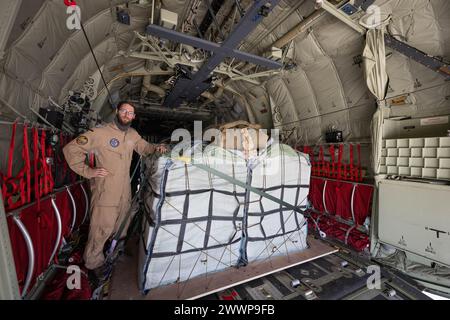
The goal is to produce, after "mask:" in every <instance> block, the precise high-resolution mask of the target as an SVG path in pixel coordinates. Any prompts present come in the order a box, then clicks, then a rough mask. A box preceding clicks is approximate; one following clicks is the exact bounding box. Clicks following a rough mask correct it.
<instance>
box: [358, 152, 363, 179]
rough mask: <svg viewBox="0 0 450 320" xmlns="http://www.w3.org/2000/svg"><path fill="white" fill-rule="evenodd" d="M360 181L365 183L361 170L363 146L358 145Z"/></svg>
mask: <svg viewBox="0 0 450 320" xmlns="http://www.w3.org/2000/svg"><path fill="white" fill-rule="evenodd" d="M357 149H358V181H363V177H362V168H361V144H359V143H358V145H357Z"/></svg>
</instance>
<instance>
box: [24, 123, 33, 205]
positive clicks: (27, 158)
mask: <svg viewBox="0 0 450 320" xmlns="http://www.w3.org/2000/svg"><path fill="white" fill-rule="evenodd" d="M23 146H24V148H23V149H22V152H23V153H22V155H23V156H24V160H25V174H26V175H27V202H31V160H30V143H29V140H28V125H27V124H25V125H24V127H23Z"/></svg>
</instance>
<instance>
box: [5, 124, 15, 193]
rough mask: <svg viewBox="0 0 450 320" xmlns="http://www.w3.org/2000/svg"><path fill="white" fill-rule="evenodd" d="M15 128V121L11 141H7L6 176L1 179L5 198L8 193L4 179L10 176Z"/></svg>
mask: <svg viewBox="0 0 450 320" xmlns="http://www.w3.org/2000/svg"><path fill="white" fill-rule="evenodd" d="M16 128H17V121H16V122H14V123H13V125H12V132H11V141H10V143H9V150H8V166H7V170H6V176H4V178H3V179H2V180H3V181H2V182H3V183H2V196H3V199H6V197H7V194H8V192H7V191H8V187H7V185H6V181H7V180H9V179H10V178H11V176H12V164H13V157H14V144H15V140H16Z"/></svg>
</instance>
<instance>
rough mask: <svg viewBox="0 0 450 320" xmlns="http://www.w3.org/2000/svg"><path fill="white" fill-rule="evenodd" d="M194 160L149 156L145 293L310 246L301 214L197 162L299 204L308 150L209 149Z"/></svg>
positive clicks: (304, 185) (143, 251)
mask: <svg viewBox="0 0 450 320" xmlns="http://www.w3.org/2000/svg"><path fill="white" fill-rule="evenodd" d="M191 160H192V162H191V163H186V162H183V161H179V160H176V159H168V158H164V157H163V158H159V159H158V160H157V161H156V162H154V163H151V162H150V160H147V164H146V165H147V169H146V170H151V172H152V174H151V177H150V179H149V186H150V188H147V190H144V198H145V203H146V211H148V213H149V214H150V216H151V219H147V221H149V220H152V222H151V223H146V227H145V231H144V234H143V239H142V242H141V243H142V246H141V250H140V259H139V260H140V261H139V275H140V284H141V290H142V291H143V292H147V291H148V290H150V289H151V288H155V287H159V286H163V285H168V284H172V283H176V282H183V281H187V280H189V279H192V278H194V277H197V276H202V275H207V274H209V273H213V272H218V271H221V270H224V269H226V268H229V267H234V266H237V265H242V264H246V263H247V262H248V261H250V262H251V261H254V260H261V259H268V258H270V257H271V256H274V255H279V254H283V255H286V254H289V253H290V252H298V251H300V250H302V249H304V248H306V234H307V229H306V228H307V226H306V224H305V223H304V218H303V216H302V215H301V214H299V213H293V212H292V210H286V209H284V208H282V206H281V205H280V204H278V203H274V202H273V201H271V200H268V199H265V198H261V196H259V195H255V194H252V193H251V192H250V191H249V190H248V189H245V188H243V187H241V186H238V185H236V184H233V183H230V182H228V181H226V180H224V179H222V178H219V177H217V176H216V175H214V173H213V172H211V171H209V170H204V169H201V168H199V167H197V166H196V165H197V164H202V165H206V166H207V167H208V168H211V169H212V170H217V171H220V172H221V173H223V174H226V175H227V176H229V177H231V178H232V179H235V181H240V182H241V183H245V184H247V185H251V186H253V187H257V188H260V190H261V191H264V192H267V193H269V194H271V195H274V196H276V197H277V198H279V199H282V200H283V201H285V202H287V203H289V204H291V205H294V206H300V207H302V206H304V205H306V194H307V193H308V184H309V175H310V165H309V163H308V160H307V159H306V157H305V156H304V155H303V154H299V153H297V152H295V151H294V150H293V149H291V148H290V147H288V146H286V145H278V144H275V145H272V146H269V147H268V148H267V149H266V150H265V151H264V152H263V153H262V154H260V155H259V156H258V157H254V158H252V159H249V160H246V159H245V155H244V154H243V152H241V151H236V150H234V151H231V150H227V149H223V148H221V147H218V146H212V147H211V146H210V147H208V148H207V149H206V150H205V151H204V152H202V153H199V155H197V156H193V157H192V158H191Z"/></svg>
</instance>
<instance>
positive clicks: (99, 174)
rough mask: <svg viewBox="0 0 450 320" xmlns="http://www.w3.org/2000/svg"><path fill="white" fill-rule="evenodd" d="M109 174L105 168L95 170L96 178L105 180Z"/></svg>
mask: <svg viewBox="0 0 450 320" xmlns="http://www.w3.org/2000/svg"><path fill="white" fill-rule="evenodd" d="M108 174H109V171H108V170H106V169H105V168H94V177H95V178H104V177H106V176H107V175H108Z"/></svg>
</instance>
